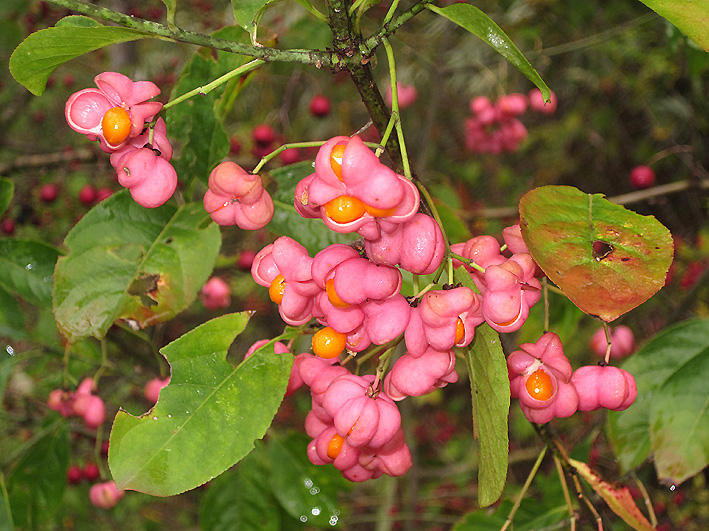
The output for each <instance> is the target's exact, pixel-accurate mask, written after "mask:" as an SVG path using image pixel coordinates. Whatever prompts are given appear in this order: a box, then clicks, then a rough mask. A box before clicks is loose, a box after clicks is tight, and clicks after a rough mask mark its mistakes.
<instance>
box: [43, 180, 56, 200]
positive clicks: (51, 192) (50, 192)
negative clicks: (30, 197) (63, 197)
mask: <svg viewBox="0 0 709 531" xmlns="http://www.w3.org/2000/svg"><path fill="white" fill-rule="evenodd" d="M57 197H59V187H58V186H57V184H56V183H46V184H43V185H42V187H41V188H40V189H39V199H40V201H42V202H43V203H54V201H56V200H57Z"/></svg>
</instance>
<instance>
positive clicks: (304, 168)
mask: <svg viewBox="0 0 709 531" xmlns="http://www.w3.org/2000/svg"><path fill="white" fill-rule="evenodd" d="M314 171H315V170H314V168H313V163H312V162H299V163H297V164H291V165H289V166H283V167H282V168H277V169H275V170H273V171H272V172H271V173H270V175H271V177H272V178H273V179H274V180H275V181H276V182H277V183H278V190H276V193H275V194H273V202H274V205H275V207H276V209H275V211H274V213H273V219H272V220H271V222H270V223H269V224H268V229H269V230H270V231H272V232H274V233H276V234H278V235H279V236H289V237H290V238H293V239H294V240H296V241H297V242H298V243H300V244H301V245H302V246H303V247H305V248H306V249H307V250H308V252H309V253H310V255H311V256H315V254H316V253H318V252H319V251H322V250H323V249H324V248H325V247H327V246H328V245H331V244H333V243H349V242H352V241H354V240H355V239H357V237H358V236H357V234H340V233H339V232H335V231H333V230H330V229H329V228H328V227H327V225H325V223H324V222H323V221H322V220H321V219H305V218H303V217H302V216H301V215H300V214H298V212H296V210H295V207H294V206H293V200H294V197H295V187H296V185H297V184H298V183H299V182H300V181H301V179H304V178H305V177H307V176H308V175H310V174H312V173H313V172H314Z"/></svg>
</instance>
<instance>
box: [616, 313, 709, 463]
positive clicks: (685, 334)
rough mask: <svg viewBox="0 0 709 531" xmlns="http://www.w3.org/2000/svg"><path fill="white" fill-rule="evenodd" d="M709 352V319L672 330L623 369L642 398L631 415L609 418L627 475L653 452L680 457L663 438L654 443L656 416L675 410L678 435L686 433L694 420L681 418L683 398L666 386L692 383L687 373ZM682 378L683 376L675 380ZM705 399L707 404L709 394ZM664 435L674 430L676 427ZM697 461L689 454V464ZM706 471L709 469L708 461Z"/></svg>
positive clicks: (619, 413)
mask: <svg viewBox="0 0 709 531" xmlns="http://www.w3.org/2000/svg"><path fill="white" fill-rule="evenodd" d="M708 351H709V319H694V320H691V321H686V322H683V323H679V324H677V325H675V326H672V327H669V328H666V329H665V330H663V331H662V332H660V333H659V334H657V335H655V336H654V337H653V338H652V339H650V341H648V342H647V343H646V344H645V345H644V346H643V347H642V348H641V349H640V350H638V352H636V353H635V354H633V356H632V357H630V358H629V359H628V360H627V361H625V363H624V364H623V368H624V369H625V370H627V371H628V372H630V373H631V374H632V375H633V376H634V377H635V383H636V384H637V387H638V398H637V399H636V400H635V403H634V404H633V405H632V406H630V407H629V408H628V409H626V410H625V411H609V412H608V424H609V435H610V440H611V443H612V444H613V447H614V449H615V452H616V455H617V456H618V458H619V459H620V466H621V468H622V470H623V471H624V472H627V471H629V470H631V469H633V468H635V467H637V466H639V465H640V464H641V463H642V462H643V461H644V460H645V459H647V458H648V457H649V456H650V454H651V452H652V451H653V449H654V451H656V452H657V451H659V452H660V454H661V455H663V456H667V455H668V452H672V451H674V448H673V447H671V446H670V447H667V448H665V447H663V445H662V438H660V439H659V440H658V439H655V440H654V441H652V442H651V438H650V433H651V421H650V419H651V411H652V410H655V409H658V412H660V411H662V410H664V409H666V408H667V407H670V406H674V408H675V414H677V419H676V420H677V424H676V429H678V430H680V429H686V421H687V418H688V416H691V415H685V414H684V413H681V411H680V410H681V409H683V407H684V403H683V402H680V401H679V400H682V398H680V397H679V396H678V397H676V398H673V397H672V396H671V395H672V394H673V393H674V390H672V388H671V387H670V386H669V385H674V384H668V387H667V388H665V387H664V385H665V382H668V381H669V380H671V379H672V378H676V381H680V382H681V381H682V380H683V379H685V378H688V376H689V375H686V373H685V371H684V369H683V368H684V367H685V366H686V365H687V364H690V363H692V360H694V359H699V358H701V357H706V356H707V352H708ZM676 374H677V375H678V376H674V375H676ZM705 374H706V373H705ZM687 383H688V384H690V383H691V382H690V381H688V382H687ZM692 385H693V384H692ZM700 395H701V393H700ZM704 397H705V398H704V399H706V389H705V392H704ZM656 402H657V405H656ZM677 404H682V408H678V407H677ZM689 404H695V405H696V403H695V400H694V399H690V402H689ZM663 429H671V424H670V425H665V427H663ZM678 433H682V432H678ZM685 433H686V432H685ZM707 440H708V439H706V438H705V439H704V440H703V441H700V440H697V441H694V442H695V443H698V444H700V445H701V444H704V445H705V448H706V444H707ZM668 442H671V441H668ZM653 444H654V446H653ZM678 448H679V447H678ZM691 457H693V456H691V455H687V454H686V453H685V455H684V456H682V458H683V459H685V460H686V459H687V458H691ZM663 459H664V458H663ZM697 464H701V463H699V462H698V463H697ZM702 466H706V461H704V465H702Z"/></svg>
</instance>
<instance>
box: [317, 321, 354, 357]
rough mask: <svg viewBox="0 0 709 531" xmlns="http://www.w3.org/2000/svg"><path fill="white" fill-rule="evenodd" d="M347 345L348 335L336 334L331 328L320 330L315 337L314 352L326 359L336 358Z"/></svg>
mask: <svg viewBox="0 0 709 531" xmlns="http://www.w3.org/2000/svg"><path fill="white" fill-rule="evenodd" d="M346 345H347V335H346V334H342V333H340V332H336V331H335V330H333V329H332V328H330V327H329V326H326V327H325V328H323V329H322V330H318V331H317V332H316V333H315V335H314V336H313V352H314V353H315V355H316V356H319V357H321V358H325V359H328V360H329V359H332V358H336V357H337V356H339V355H340V354H342V351H343V350H345V346H346Z"/></svg>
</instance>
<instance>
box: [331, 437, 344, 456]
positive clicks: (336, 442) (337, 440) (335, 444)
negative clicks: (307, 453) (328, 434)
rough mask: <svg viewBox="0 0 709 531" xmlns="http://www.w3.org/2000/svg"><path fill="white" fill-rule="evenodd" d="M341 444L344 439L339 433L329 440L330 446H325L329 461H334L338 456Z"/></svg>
mask: <svg viewBox="0 0 709 531" xmlns="http://www.w3.org/2000/svg"><path fill="white" fill-rule="evenodd" d="M343 442H345V439H344V437H341V436H340V434H339V433H336V434H335V435H333V436H332V439H330V444H328V445H327V456H328V457H329V458H330V459H335V458H336V457H337V456H338V455H340V451H341V450H342V443H343Z"/></svg>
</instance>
